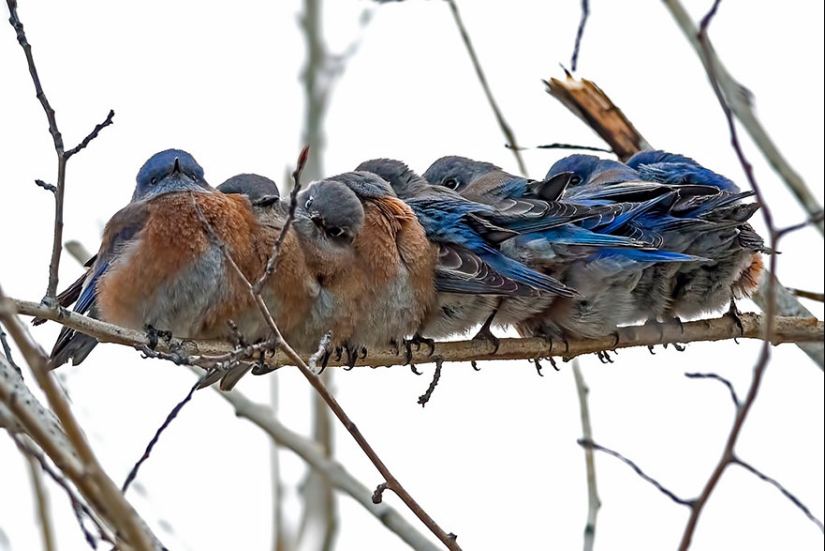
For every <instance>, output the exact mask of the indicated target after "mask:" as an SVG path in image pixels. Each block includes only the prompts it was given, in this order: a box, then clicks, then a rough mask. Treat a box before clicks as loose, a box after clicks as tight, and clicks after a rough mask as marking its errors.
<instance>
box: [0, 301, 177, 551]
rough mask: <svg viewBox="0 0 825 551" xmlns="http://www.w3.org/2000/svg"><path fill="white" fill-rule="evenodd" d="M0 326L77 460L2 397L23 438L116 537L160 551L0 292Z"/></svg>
mask: <svg viewBox="0 0 825 551" xmlns="http://www.w3.org/2000/svg"><path fill="white" fill-rule="evenodd" d="M0 321H2V323H3V325H5V327H6V330H8V332H9V335H10V336H11V337H12V339H14V342H15V344H17V347H18V348H19V349H20V352H21V354H22V355H23V357H24V358H25V360H26V363H28V365H29V367H30V368H31V371H32V373H33V375H34V378H35V380H37V383H38V385H40V388H41V389H42V390H43V393H44V394H45V395H46V398H47V399H48V401H49V405H50V406H51V408H52V410H53V411H54V413H55V415H56V416H57V418H58V419H59V420H60V424H61V425H62V427H63V430H64V431H65V435H66V438H67V439H68V441H69V443H70V445H71V448H73V451H74V452H76V454H77V455H76V458H74V457H71V458H67V457H66V456H65V452H64V450H63V449H61V448H59V447H57V445H56V443H55V441H54V440H53V438H54V435H53V434H51V433H45V434H44V433H43V432H42V426H39V425H37V424H36V421H37V420H36V419H32V418H31V417H30V416H29V415H24V416H23V417H21V414H20V410H19V408H18V409H16V408H15V405H16V404H15V403H14V402H15V400H14V399H13V398H12V397H11V396H7V399H8V400H10V402H11V403H9V402H8V401H6V400H3V401H4V402H6V405H7V406H8V407H9V409H11V410H12V411H13V413H14V414H15V416H16V417H17V418H18V420H19V421H20V422H21V424H22V425H23V426H25V427H26V428H27V432H28V433H29V435H30V436H32V438H33V439H34V440H35V442H37V444H38V445H39V446H40V447H41V448H43V450H44V451H45V452H46V453H47V454H49V456H50V457H51V458H52V460H53V461H54V462H55V464H56V465H60V467H61V469H62V470H63V472H64V473H65V474H66V476H68V477H69V478H70V479H71V480H72V482H73V483H74V484H75V485H76V486H77V487H78V489H79V490H80V491H81V493H82V494H83V495H84V497H86V499H87V500H89V501H90V503H92V504H93V505H94V507H95V510H97V511H105V512H106V517H107V519H108V521H110V522H111V523H112V525H113V526H114V527H115V528H116V532H117V533H118V535H119V536H122V537H123V538H124V539H125V540H126V542H127V543H128V544H129V545H130V546H132V547H134V548H135V549H156V548H159V547H161V546H160V543H159V542H158V541H157V540H156V539H155V537H154V535H153V534H152V533H151V531H149V528H148V527H147V526H146V524H145V523H144V522H143V520H142V519H141V518H140V517H139V516H138V514H137V513H136V512H135V511H134V509H132V507H131V505H129V503H128V502H127V501H126V499H125V498H124V497H123V494H122V493H121V492H120V490H119V489H118V487H117V486H115V484H114V482H112V479H111V478H109V477H108V476H107V475H106V473H105V472H104V471H103V468H102V467H101V465H100V463H99V462H98V461H97V458H96V457H95V454H94V452H93V451H92V449H91V447H90V446H89V443H88V441H87V440H86V437H85V436H84V434H83V431H82V430H81V428H80V425H79V424H78V423H77V420H76V419H75V417H74V415H73V414H72V412H71V408H70V407H69V403H68V400H67V399H66V396H65V395H64V394H63V391H62V389H61V388H60V387H59V386H58V385H57V383H56V382H55V380H54V378H53V377H52V375H51V373H50V372H49V369H48V355H47V354H46V353H45V351H43V349H42V348H41V347H40V345H39V344H37V342H36V341H35V340H34V339H33V338H32V336H31V334H30V333H29V330H28V328H27V327H26V326H25V325H24V324H23V323H22V322H21V321H20V320H19V319H18V317H17V315H16V311H15V308H14V303H13V302H12V301H10V300H9V299H8V298H6V296H5V294H4V293H3V291H2V289H0ZM12 396H13V395H12ZM2 398H3V396H0V399H2ZM25 413H26V414H29V413H30V412H28V411H25ZM33 431H34V432H33ZM78 459H79V461H78Z"/></svg>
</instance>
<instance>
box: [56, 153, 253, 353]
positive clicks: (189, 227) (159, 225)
mask: <svg viewBox="0 0 825 551" xmlns="http://www.w3.org/2000/svg"><path fill="white" fill-rule="evenodd" d="M207 226H208V227H210V228H211V230H212V232H214V235H215V237H216V238H217V239H218V240H220V241H221V243H223V245H224V246H225V247H226V249H227V251H228V252H229V254H231V255H232V257H233V258H234V260H235V262H236V263H237V264H238V266H239V267H240V269H241V271H242V272H243V273H244V275H245V276H246V277H247V278H249V279H254V278H256V277H257V276H258V275H259V274H260V273H262V270H263V267H264V265H265V262H266V259H267V257H268V252H269V251H268V250H265V247H261V246H259V244H258V243H257V241H256V239H255V237H254V236H255V235H256V234H257V233H258V229H259V224H258V221H257V219H256V217H255V215H254V213H253V212H252V210H251V208H250V203H249V201H248V200H247V199H245V198H244V197H241V196H239V195H235V196H233V195H225V194H223V193H219V192H217V191H216V190H215V189H214V188H212V187H211V186H210V185H209V184H208V183H207V182H206V180H205V179H204V172H203V169H202V168H201V166H200V165H199V164H198V163H197V162H196V161H195V159H194V158H193V157H192V156H191V155H190V154H189V153H187V152H185V151H182V150H178V149H168V150H165V151H161V152H160V153H156V154H155V155H153V156H152V157H151V158H150V159H149V160H148V161H146V163H145V164H144V165H143V167H141V169H140V171H139V172H138V175H137V186H136V187H135V191H134V193H133V195H132V201H131V202H130V203H129V204H128V205H127V206H126V207H124V208H123V209H121V210H120V211H118V212H117V213H116V214H115V215H114V216H113V217H112V219H111V220H109V222H108V223H107V224H106V228H105V229H104V232H103V240H102V244H101V247H100V250H99V251H98V253H97V255H96V256H95V258H94V260H93V262H92V263H91V265H90V267H89V271H88V272H87V274H86V276H85V277H84V281H83V284H82V286H81V287H80V290H79V294H78V296H77V302H76V304H75V307H74V310H75V311H76V312H79V313H88V314H89V315H90V316H92V317H95V318H98V319H101V320H104V321H107V322H110V323H114V324H116V325H119V326H122V327H127V328H131V329H144V328H146V327H149V328H154V329H156V330H160V331H170V332H171V333H172V334H174V335H175V336H178V337H185V338H216V337H228V336H229V335H230V328H229V326H228V325H227V320H229V319H232V320H234V321H235V322H236V324H237V326H238V329H239V330H240V331H241V333H242V334H244V335H246V336H248V337H249V338H253V339H254V338H260V337H261V336H264V335H266V334H267V328H266V326H265V323H264V320H263V317H262V316H260V315H257V316H256V315H252V312H253V310H252V308H253V304H252V300H251V297H250V295H249V293H248V292H247V290H246V288H245V286H244V285H243V283H242V281H241V280H240V278H239V277H238V276H237V275H236V274H235V273H234V272H233V271H232V270H231V268H230V267H229V266H228V265H227V264H226V262H225V260H224V258H223V255H222V252H221V247H220V245H219V244H218V243H217V242H216V241H215V239H213V238H212V237H211V236H210V234H209V232H208V231H207ZM96 344H97V341H96V340H95V339H94V338H92V337H89V336H87V335H83V334H81V333H77V332H75V331H74V330H71V329H68V328H64V329H63V330H62V331H61V333H60V336H59V337H58V340H57V342H56V343H55V346H54V349H53V351H52V355H51V360H50V364H51V367H53V368H54V367H58V366H60V365H62V364H64V363H66V362H67V361H68V360H70V359H71V360H72V363H73V364H75V365H77V364H79V363H80V362H82V361H83V359H85V358H86V356H87V355H88V354H89V352H91V350H92V349H93V348H94V346H95V345H96Z"/></svg>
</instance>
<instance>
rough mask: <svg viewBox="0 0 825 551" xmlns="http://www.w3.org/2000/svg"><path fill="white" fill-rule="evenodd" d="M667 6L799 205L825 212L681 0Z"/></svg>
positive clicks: (823, 227)
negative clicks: (707, 42)
mask: <svg viewBox="0 0 825 551" xmlns="http://www.w3.org/2000/svg"><path fill="white" fill-rule="evenodd" d="M663 2H664V4H665V6H666V7H667V8H668V9H669V10H670V12H671V14H672V15H673V17H674V19H675V20H676V23H677V24H678V25H679V28H681V29H682V32H683V33H684V34H685V37H686V38H687V39H688V41H689V42H690V44H691V46H693V49H694V50H695V51H696V53H697V55H698V56H699V58H700V59H701V61H702V63H703V64H704V65H705V70H706V71H710V70H711V69H709V67H712V71H713V73H714V74H715V80H716V81H717V82H718V86H719V87H721V89H722V90H723V91H724V96H725V99H726V101H727V103H728V105H729V106H730V109H731V110H732V111H733V113H734V114H735V115H736V118H737V119H739V121H740V122H741V123H742V126H744V127H745V130H747V131H748V134H749V135H750V137H751V139H752V140H753V141H754V143H755V144H756V146H757V147H758V148H759V149H760V151H761V152H762V155H763V156H764V157H765V159H767V161H768V162H769V163H770V165H771V166H772V167H773V169H774V170H775V171H776V172H777V173H778V174H779V176H780V177H781V178H782V180H783V181H784V182H785V185H786V186H787V187H788V189H789V190H790V191H791V192H792V193H793V195H794V196H795V197H796V199H797V201H799V203H800V204H801V205H802V207H803V208H804V209H805V210H806V211H807V212H808V214H809V215H810V216H811V217H814V216H816V214H817V213H819V212H822V205H820V204H819V201H818V200H817V199H816V197H815V196H814V194H813V193H812V192H811V190H810V188H809V187H808V186H807V185H806V184H805V181H804V180H803V179H802V177H801V176H800V175H799V174H798V173H797V172H796V171H795V170H794V169H793V168H792V167H791V165H790V164H789V163H788V161H787V159H785V156H784V155H782V152H781V151H779V148H778V147H777V146H776V144H775V143H774V141H773V139H771V137H770V136H769V135H768V133H767V131H766V130H765V128H764V127H763V126H762V123H761V122H759V119H758V118H757V117H756V113H755V112H754V108H753V104H752V102H751V100H750V97H749V95H748V93H747V92H746V91H745V89H744V87H743V86H742V85H741V84H739V83H738V82H737V81H736V80H735V79H734V78H733V77H732V76H731V74H730V73H729V72H728V71H727V69H726V68H725V66H724V65H723V63H722V61H721V60H720V59H719V56H718V55H717V54H716V52H715V50H714V49H713V47H710V46H708V45H703V44H702V42H701V40H700V38H699V29H697V28H696V24H695V23H694V22H693V20H692V19H691V17H690V15H689V14H688V13H687V11H686V10H685V8H684V6H682V4H681V3H680V2H679V0H663ZM816 227H817V229H819V233H820V234H825V225H823V222H822V221H821V220H820V221H819V222H818V223H817V224H816Z"/></svg>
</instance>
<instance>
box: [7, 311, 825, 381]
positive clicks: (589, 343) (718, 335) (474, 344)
mask: <svg viewBox="0 0 825 551" xmlns="http://www.w3.org/2000/svg"><path fill="white" fill-rule="evenodd" d="M11 301H12V304H13V305H14V306H15V308H16V309H17V311H18V312H19V313H20V314H24V315H27V316H39V317H43V318H45V319H48V320H52V321H56V322H57V323H60V324H61V325H64V326H66V327H69V328H71V329H75V330H77V331H80V332H81V333H84V334H87V335H91V336H93V337H95V338H96V339H98V340H99V341H100V342H108V343H116V344H121V345H126V346H132V347H136V348H139V349H142V347H144V346H147V345H148V344H149V340H148V339H147V337H146V333H145V332H142V331H133V330H131V329H125V328H122V327H118V326H116V325H112V324H110V323H105V322H102V321H99V320H96V319H92V318H89V317H86V316H83V315H80V314H77V313H76V312H71V311H69V310H58V311H54V310H51V309H50V308H47V307H44V306H42V305H40V304H38V303H36V302H31V301H24V300H17V299H11ZM740 319H741V321H742V328H743V331H740V328H739V326H738V325H737V324H736V322H735V321H734V320H733V319H732V318H731V317H730V316H721V317H719V318H714V319H706V320H698V321H691V322H686V323H684V324H683V325H682V328H681V329H680V327H679V326H678V325H675V324H673V325H672V326H671V325H666V326H664V327H663V328H662V330H661V331H660V329H659V328H658V327H654V326H652V325H647V326H644V325H641V326H632V327H620V328H619V330H618V335H619V342H618V344H616V338H615V337H614V336H607V337H601V338H597V339H582V340H571V341H569V342H568V343H567V344H565V343H562V342H554V343H552V345H551V346H548V344H547V341H546V340H544V339H541V338H529V339H501V346H500V347H499V350H498V352H496V353H493V346H492V345H487V344H486V343H484V342H481V341H478V340H476V341H472V340H470V341H456V342H439V343H436V350H437V353H436V354H435V355H433V356H430V355H429V350H423V349H422V350H420V351H416V350H415V349H413V355H412V363H414V364H416V365H421V364H426V363H434V362H435V360H436V357H441V358H442V359H443V360H444V361H445V362H469V361H471V360H473V359H478V360H479V361H487V360H527V359H534V358H536V357H539V358H546V357H550V356H557V357H564V358H567V359H571V358H574V357H576V356H581V355H582V354H595V353H597V352H600V351H604V350H614V349H616V350H618V349H621V348H631V347H637V346H648V345H658V344H664V343H684V344H687V343H691V342H715V341H722V340H732V339H733V338H745V339H762V338H763V337H764V325H765V317H764V316H763V315H759V314H751V313H743V314H740ZM823 339H825V324H823V322H821V321H819V320H817V319H815V318H786V317H778V318H776V329H775V331H774V334H773V335H772V337H771V343H772V344H774V345H779V344H783V343H816V342H822V341H823ZM253 346H254V345H253ZM234 351H236V349H235V348H234V346H233V345H232V344H230V343H228V342H226V341H218V340H210V341H199V340H190V339H183V340H181V339H176V338H172V339H170V340H169V341H166V340H160V342H158V344H157V349H156V352H169V353H175V354H177V355H179V356H180V357H183V358H189V359H191V358H192V357H193V356H199V355H201V356H203V358H202V359H201V360H200V361H193V362H191V363H193V364H196V365H197V364H199V363H201V361H206V360H207V359H211V357H210V355H221V356H220V357H221V358H225V357H226V356H224V355H226V354H231V353H233V352H234ZM274 360H275V362H276V363H278V364H280V365H294V364H292V363H291V362H292V360H291V359H290V357H289V356H288V355H287V354H286V353H284V351H283V350H279V351H278V352H277V353H276V354H275V356H274ZM405 360H406V358H405V357H404V356H403V355H402V356H399V355H398V354H397V352H396V350H395V349H394V348H391V347H390V348H383V349H381V348H376V349H374V350H370V354H369V356H367V357H366V358H363V359H361V358H359V359H358V361H357V363H356V365H358V366H369V367H389V366H395V365H398V366H400V365H403V364H404V362H405ZM345 364H346V361H344V360H335V359H334V358H333V359H331V360H330V362H329V365H330V366H341V365H345Z"/></svg>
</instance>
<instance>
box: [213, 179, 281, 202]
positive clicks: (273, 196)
mask: <svg viewBox="0 0 825 551" xmlns="http://www.w3.org/2000/svg"><path fill="white" fill-rule="evenodd" d="M218 191H220V192H222V193H226V194H232V193H237V194H240V195H246V197H247V198H248V199H249V201H250V202H251V203H252V204H253V205H260V206H268V205H274V204H275V203H277V202H278V201H280V198H281V194H280V192H279V191H278V184H276V183H275V182H273V181H272V180H270V179H269V178H267V177H266V176H261V175H259V174H238V175H236V176H232V177H231V178H229V179H228V180H227V181H225V182H224V183H222V184H221V185H219V186H218Z"/></svg>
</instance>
